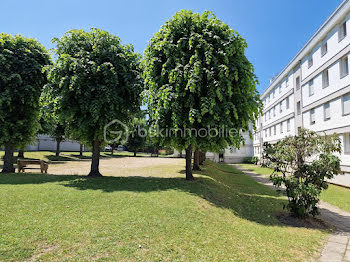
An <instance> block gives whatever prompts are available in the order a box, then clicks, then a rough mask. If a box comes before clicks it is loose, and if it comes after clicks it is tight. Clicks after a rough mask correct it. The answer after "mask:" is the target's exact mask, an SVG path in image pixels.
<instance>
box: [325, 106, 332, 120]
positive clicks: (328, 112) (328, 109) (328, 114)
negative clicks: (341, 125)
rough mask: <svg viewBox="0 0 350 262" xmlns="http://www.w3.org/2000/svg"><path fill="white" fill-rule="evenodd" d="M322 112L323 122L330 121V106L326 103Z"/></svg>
mask: <svg viewBox="0 0 350 262" xmlns="http://www.w3.org/2000/svg"><path fill="white" fill-rule="evenodd" d="M323 111H324V121H327V120H329V119H331V104H330V103H327V104H324V106H323Z"/></svg>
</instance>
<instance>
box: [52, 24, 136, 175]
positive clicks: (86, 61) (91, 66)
mask: <svg viewBox="0 0 350 262" xmlns="http://www.w3.org/2000/svg"><path fill="white" fill-rule="evenodd" d="M53 42H55V43H56V45H57V47H56V50H55V51H56V54H57V61H56V63H55V64H54V66H52V67H50V68H49V74H48V76H49V82H50V87H51V89H52V90H53V92H55V93H56V96H57V99H58V103H59V108H60V109H61V111H60V114H61V115H62V119H63V120H64V121H65V123H66V124H67V128H68V132H69V134H70V135H71V136H72V137H79V138H80V140H81V141H83V142H84V143H85V144H87V145H90V146H91V147H92V150H93V155H92V163H91V171H90V173H89V176H101V174H100V172H99V155H100V147H101V146H102V145H103V144H104V131H105V126H106V125H108V124H109V123H110V122H111V121H113V120H115V119H117V120H118V121H119V122H118V123H127V122H128V121H129V120H130V117H131V116H132V114H133V112H134V111H135V110H136V109H139V106H140V98H139V95H140V92H141V84H140V76H139V68H140V67H139V60H140V55H138V54H137V53H135V52H134V49H133V46H132V45H122V44H121V41H120V39H119V38H118V37H116V36H113V35H111V34H109V33H108V32H106V31H103V30H99V29H91V30H90V31H89V32H85V31H83V30H72V31H68V32H67V33H66V34H64V35H63V36H62V37H61V38H60V39H57V38H55V39H54V40H53ZM116 128H117V127H116Z"/></svg>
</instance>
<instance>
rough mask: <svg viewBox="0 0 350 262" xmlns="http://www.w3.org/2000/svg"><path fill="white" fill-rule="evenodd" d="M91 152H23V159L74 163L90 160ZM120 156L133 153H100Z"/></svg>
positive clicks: (2, 154) (106, 156)
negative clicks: (80, 160)
mask: <svg viewBox="0 0 350 262" xmlns="http://www.w3.org/2000/svg"><path fill="white" fill-rule="evenodd" d="M91 155H92V153H91V152H83V156H80V155H79V152H61V153H60V156H56V155H55V152H52V151H30V152H24V157H25V158H35V159H42V160H45V161H76V160H79V159H91ZM3 156H4V151H0V158H2V157H3ZM14 156H15V159H17V158H16V157H17V152H15V153H14ZM121 156H134V153H133V152H127V151H114V153H113V155H111V152H101V157H102V158H104V157H105V158H112V157H121ZM137 156H150V154H147V153H137Z"/></svg>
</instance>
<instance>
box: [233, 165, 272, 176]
mask: <svg viewBox="0 0 350 262" xmlns="http://www.w3.org/2000/svg"><path fill="white" fill-rule="evenodd" d="M237 165H238V166H240V167H242V168H244V169H246V170H249V171H253V172H255V173H258V174H260V175H264V176H265V177H269V176H270V175H271V174H272V169H271V168H268V167H260V166H257V165H254V164H237Z"/></svg>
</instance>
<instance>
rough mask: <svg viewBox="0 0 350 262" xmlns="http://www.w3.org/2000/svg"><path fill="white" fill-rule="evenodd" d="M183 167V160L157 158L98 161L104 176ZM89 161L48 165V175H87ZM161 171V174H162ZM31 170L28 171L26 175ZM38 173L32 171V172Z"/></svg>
mask: <svg viewBox="0 0 350 262" xmlns="http://www.w3.org/2000/svg"><path fill="white" fill-rule="evenodd" d="M179 165H180V166H183V168H185V160H184V159H177V158H160V157H159V158H158V157H120V158H110V159H105V158H102V159H100V172H101V173H102V174H103V175H104V176H153V175H154V172H155V171H157V172H161V173H167V170H166V169H167V167H169V166H179ZM90 166H91V160H83V161H65V162H60V163H57V162H51V163H49V169H48V173H49V174H55V175H87V174H88V173H89V171H90ZM162 169H163V172H162ZM30 171H31V170H28V173H29V172H30ZM35 171H36V172H38V171H37V170H33V171H32V172H35Z"/></svg>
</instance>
